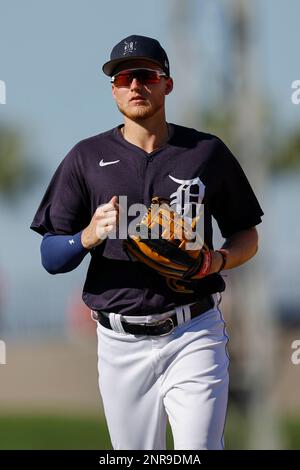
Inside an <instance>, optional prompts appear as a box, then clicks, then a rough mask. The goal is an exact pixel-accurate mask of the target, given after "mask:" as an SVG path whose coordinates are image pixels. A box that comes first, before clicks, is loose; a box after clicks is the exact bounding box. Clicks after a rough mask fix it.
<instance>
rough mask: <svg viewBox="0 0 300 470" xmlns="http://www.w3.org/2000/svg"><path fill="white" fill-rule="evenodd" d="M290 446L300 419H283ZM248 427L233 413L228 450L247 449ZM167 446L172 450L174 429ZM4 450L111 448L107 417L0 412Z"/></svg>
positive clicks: (298, 444) (297, 440)
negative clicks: (104, 418) (105, 419)
mask: <svg viewBox="0 0 300 470" xmlns="http://www.w3.org/2000/svg"><path fill="white" fill-rule="evenodd" d="M281 426H282V432H283V434H284V440H285V448H286V449H300V419H298V420H296V419H291V418H290V419H284V420H282V422H281ZM246 432H247V429H246V426H245V423H243V420H242V419H241V418H237V417H233V415H229V417H228V419H227V426H226V434H225V442H226V448H227V449H243V448H245V439H246ZM167 442H168V445H167V448H168V449H172V437H171V433H170V429H168V433H167ZM0 449H6V450H8V449H19V450H23V449H34V450H38V449H52V450H56V449H57V450H60V449H65V450H75V449H97V450H99V449H103V450H107V449H111V444H110V439H109V436H108V432H107V427H106V424H105V422H104V420H103V417H101V416H100V415H99V416H93V417H90V416H89V417H76V416H74V417H70V416H66V417H63V416H53V415H51V416H50V415H49V416H47V415H26V414H22V415H9V414H8V413H5V414H0Z"/></svg>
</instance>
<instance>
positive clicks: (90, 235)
mask: <svg viewBox="0 0 300 470" xmlns="http://www.w3.org/2000/svg"><path fill="white" fill-rule="evenodd" d="M119 211H120V207H119V204H118V197H117V196H113V197H112V198H111V200H110V201H109V202H108V203H107V204H103V205H102V206H99V207H97V209H96V211H95V213H94V215H93V217H92V219H91V222H90V223H89V225H88V226H87V227H86V228H85V229H84V230H83V232H82V234H81V243H82V245H83V246H84V248H86V249H88V250H90V249H91V248H94V247H95V246H97V245H100V243H102V242H103V241H104V240H105V239H106V238H107V237H108V235H109V233H111V232H112V231H115V230H116V227H117V224H118V220H119Z"/></svg>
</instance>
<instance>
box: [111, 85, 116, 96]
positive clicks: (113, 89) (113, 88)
mask: <svg viewBox="0 0 300 470" xmlns="http://www.w3.org/2000/svg"><path fill="white" fill-rule="evenodd" d="M115 90H116V87H115V85H114V84H112V85H111V93H112V95H113V98H116V92H115Z"/></svg>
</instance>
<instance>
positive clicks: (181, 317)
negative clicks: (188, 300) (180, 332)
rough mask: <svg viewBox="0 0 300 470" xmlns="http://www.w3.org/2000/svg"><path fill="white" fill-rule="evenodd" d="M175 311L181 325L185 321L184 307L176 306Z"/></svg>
mask: <svg viewBox="0 0 300 470" xmlns="http://www.w3.org/2000/svg"><path fill="white" fill-rule="evenodd" d="M175 312H176V316H177V323H178V325H181V324H182V323H184V315H183V307H182V306H181V305H179V306H177V307H175Z"/></svg>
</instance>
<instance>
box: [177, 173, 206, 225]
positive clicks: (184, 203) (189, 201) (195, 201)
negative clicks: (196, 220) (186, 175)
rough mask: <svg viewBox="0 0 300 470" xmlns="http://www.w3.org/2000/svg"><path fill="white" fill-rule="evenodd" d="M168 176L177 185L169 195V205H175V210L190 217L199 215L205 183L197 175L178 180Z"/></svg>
mask: <svg viewBox="0 0 300 470" xmlns="http://www.w3.org/2000/svg"><path fill="white" fill-rule="evenodd" d="M169 178H171V180H172V181H174V182H175V183H177V184H178V185H179V186H178V188H177V190H176V191H175V192H174V193H172V194H171V195H170V199H171V204H170V205H171V206H173V205H175V210H176V212H177V213H178V214H180V215H182V216H186V217H188V218H191V219H192V218H193V217H195V216H197V215H199V211H200V205H201V203H202V201H203V198H204V194H205V185H204V184H203V183H202V181H201V180H200V178H199V177H198V176H197V178H193V179H190V180H180V179H177V178H174V176H171V175H169Z"/></svg>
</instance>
